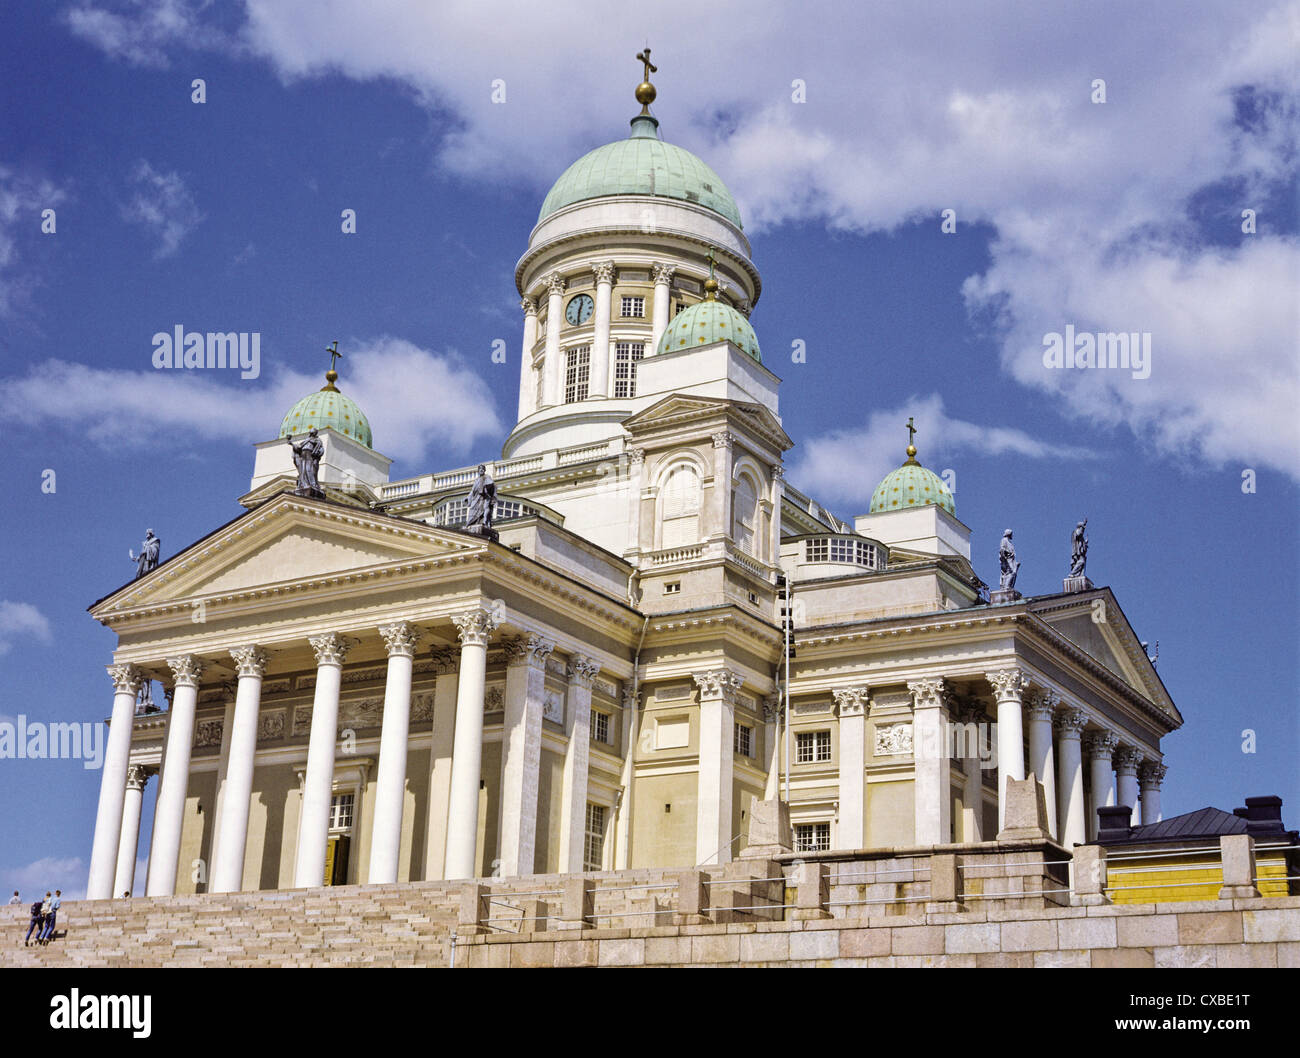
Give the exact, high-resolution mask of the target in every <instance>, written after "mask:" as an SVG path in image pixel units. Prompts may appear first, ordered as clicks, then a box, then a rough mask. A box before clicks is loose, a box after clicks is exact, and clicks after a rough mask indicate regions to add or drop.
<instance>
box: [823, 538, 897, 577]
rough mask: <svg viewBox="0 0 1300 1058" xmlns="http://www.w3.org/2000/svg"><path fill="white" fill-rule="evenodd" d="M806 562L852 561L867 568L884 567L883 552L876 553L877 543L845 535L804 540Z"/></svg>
mask: <svg viewBox="0 0 1300 1058" xmlns="http://www.w3.org/2000/svg"><path fill="white" fill-rule="evenodd" d="M804 561H805V562H850V563H852V564H853V565H855V566H865V567H866V568H867V569H883V568H884V566H885V562H884V555H883V553H882V554H880V555H879V556H878V555H877V554H876V546H875V544H869V543H867V541H865V540H851V539H846V538H844V537H838V536H831V537H825V536H822V537H816V538H815V539H812V540H805V541H804Z"/></svg>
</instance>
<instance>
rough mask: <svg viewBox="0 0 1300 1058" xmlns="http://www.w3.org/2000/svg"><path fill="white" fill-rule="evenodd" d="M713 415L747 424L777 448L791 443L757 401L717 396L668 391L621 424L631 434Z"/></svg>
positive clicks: (776, 421) (776, 419)
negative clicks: (755, 402)
mask: <svg viewBox="0 0 1300 1058" xmlns="http://www.w3.org/2000/svg"><path fill="white" fill-rule="evenodd" d="M717 415H725V416H726V417H727V418H729V419H731V420H732V421H733V422H736V423H737V424H738V425H743V426H745V427H748V428H749V429H750V430H752V431H753V432H754V433H755V434H757V435H758V436H759V437H762V438H763V439H764V440H765V441H767V442H769V443H770V444H772V445H774V446H775V447H776V448H777V449H778V450H780V451H786V450H787V449H789V448H791V447H793V445H794V442H793V441H791V440H790V438H789V436H788V435H787V434H786V432H785V430H783V429H782V428H781V421H780V420H779V419H778V418H777V417H776V416H775V415H773V414H772V413H771V412H770V411H769V410H768V409H767V408H765V407H763V405H761V404H752V403H749V402H748V401H738V400H727V399H724V398H718V397H696V396H691V395H690V394H687V393H672V394H669V395H668V396H667V397H664V398H663V400H660V401H656V402H655V403H654V404H652V405H650V407H648V408H644V409H642V410H641V411H639V412H637V413H636V414H635V415H632V416H630V417H629V418H627V419H626V420H624V422H623V428H624V429H625V430H627V431H628V432H629V433H630V434H632V435H633V437H635V436H637V435H638V434H644V433H648V432H652V431H654V430H657V429H663V428H670V427H675V426H677V425H679V424H681V423H684V422H692V421H695V420H699V419H705V418H708V417H710V416H717Z"/></svg>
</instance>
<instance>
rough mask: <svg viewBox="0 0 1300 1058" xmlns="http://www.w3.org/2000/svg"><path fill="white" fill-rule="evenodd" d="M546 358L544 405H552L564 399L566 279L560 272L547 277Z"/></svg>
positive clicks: (543, 383) (543, 384) (543, 366)
mask: <svg viewBox="0 0 1300 1058" xmlns="http://www.w3.org/2000/svg"><path fill="white" fill-rule="evenodd" d="M546 289H547V291H548V292H549V293H548V300H547V303H546V360H545V361H544V362H543V364H542V371H543V372H544V373H545V376H544V379H543V381H542V406H543V407H547V408H549V407H551V406H552V405H554V404H559V403H561V402H562V401H563V400H564V364H562V363H561V362H560V324H561V323H562V322H563V320H564V315H563V313H564V280H563V279H562V278H561V276H560V273H559V272H553V273H551V275H549V276H548V277H547V279H546Z"/></svg>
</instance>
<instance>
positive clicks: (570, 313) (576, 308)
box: [564, 294, 596, 327]
mask: <svg viewBox="0 0 1300 1058" xmlns="http://www.w3.org/2000/svg"><path fill="white" fill-rule="evenodd" d="M595 307H596V306H595V303H594V302H593V301H592V300H591V297H590V296H589V295H587V294H579V295H578V296H577V297H576V298H573V299H572V300H571V301H570V302H569V307H568V308H566V309H565V310H564V318H565V319H566V320H568V321H569V322H570V323H571V324H573V326H575V327H576V326H578V324H580V323H586V322H587V321H588V320H589V319H591V311H592V309H594V308H595Z"/></svg>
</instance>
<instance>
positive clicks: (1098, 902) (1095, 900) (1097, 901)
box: [1070, 893, 1113, 907]
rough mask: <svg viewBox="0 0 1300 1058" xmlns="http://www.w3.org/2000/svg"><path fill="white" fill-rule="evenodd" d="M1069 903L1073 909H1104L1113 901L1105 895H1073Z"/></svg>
mask: <svg viewBox="0 0 1300 1058" xmlns="http://www.w3.org/2000/svg"><path fill="white" fill-rule="evenodd" d="M1070 903H1071V905H1072V906H1074V907H1105V906H1106V905H1107V904H1110V903H1113V901H1112V900H1111V898H1110V897H1108V896H1107V895H1106V894H1105V893H1083V894H1079V893H1075V894H1073V896H1072V898H1071V900H1070Z"/></svg>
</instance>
